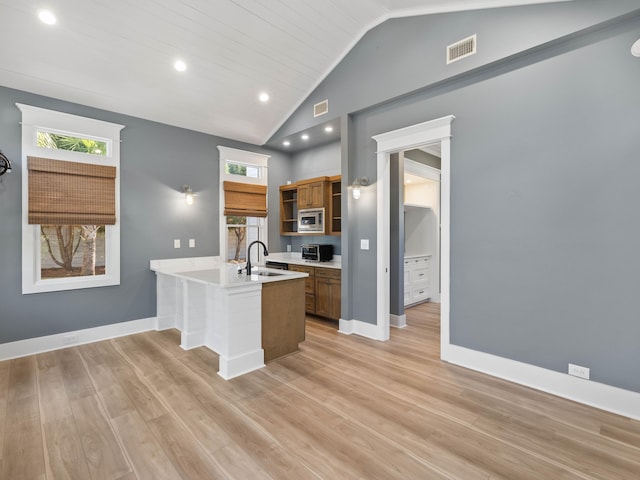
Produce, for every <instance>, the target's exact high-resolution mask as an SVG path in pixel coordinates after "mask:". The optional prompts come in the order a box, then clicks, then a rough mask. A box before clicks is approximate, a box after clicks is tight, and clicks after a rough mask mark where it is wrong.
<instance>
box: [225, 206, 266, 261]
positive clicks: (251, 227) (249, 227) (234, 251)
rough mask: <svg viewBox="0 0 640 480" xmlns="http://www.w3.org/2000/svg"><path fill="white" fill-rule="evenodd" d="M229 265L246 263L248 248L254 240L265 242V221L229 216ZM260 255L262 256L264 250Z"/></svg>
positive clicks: (227, 222) (255, 218)
mask: <svg viewBox="0 0 640 480" xmlns="http://www.w3.org/2000/svg"><path fill="white" fill-rule="evenodd" d="M225 218H226V224H227V228H226V230H227V257H226V259H225V260H226V262H227V263H245V262H246V261H247V246H248V245H249V244H250V243H251V242H253V241H254V240H262V241H263V242H265V243H266V241H265V240H264V238H265V236H266V235H265V231H266V230H265V228H264V219H263V218H257V217H240V216H227V217H225ZM258 250H259V255H262V250H261V249H258Z"/></svg>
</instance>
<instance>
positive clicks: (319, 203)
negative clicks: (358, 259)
mask: <svg viewBox="0 0 640 480" xmlns="http://www.w3.org/2000/svg"><path fill="white" fill-rule="evenodd" d="M341 199H342V194H341V177H340V175H336V176H334V177H317V178H310V179H308V180H301V181H299V182H296V183H292V184H290V185H282V186H281V187H280V235H287V236H294V235H323V234H326V235H340V234H341V231H342V228H341V224H342V215H341V209H342V204H341V202H342V200H341ZM302 208H324V209H325V211H324V216H325V226H324V232H322V233H318V232H313V233H298V211H299V210H300V209H302Z"/></svg>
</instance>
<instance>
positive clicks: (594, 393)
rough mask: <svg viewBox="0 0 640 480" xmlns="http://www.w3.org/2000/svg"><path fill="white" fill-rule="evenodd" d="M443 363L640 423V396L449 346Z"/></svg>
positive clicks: (494, 356) (532, 366)
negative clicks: (501, 379) (639, 421)
mask: <svg viewBox="0 0 640 480" xmlns="http://www.w3.org/2000/svg"><path fill="white" fill-rule="evenodd" d="M442 360H444V361H446V362H449V363H453V364H455V365H460V366H462V367H466V368H470V369H472V370H476V371H479V372H483V373H486V374H489V375H493V376H494V377H498V378H503V379H505V380H509V381H510V382H514V383H518V384H520V385H525V386H527V387H531V388H535V389H536V390H541V391H543V392H547V393H551V394H553V395H557V396H559V397H563V398H567V399H569V400H573V401H576V402H579V403H583V404H585V405H589V406H592V407H595V408H599V409H601V410H606V411H608V412H612V413H616V414H618V415H624V416H625V417H629V418H633V419H635V420H640V393H637V392H632V391H630V390H623V389H621V388H617V387H612V386H610V385H605V384H603V383H598V382H593V381H590V380H584V379H582V378H577V377H573V376H571V375H569V374H565V373H560V372H555V371H553V370H548V369H546V368H542V367H537V366H534V365H529V364H527V363H522V362H518V361H515V360H509V359H507V358H502V357H498V356H496V355H491V354H488V353H483V352H478V351H476V350H470V349H468V348H464V347H459V346H457V345H448V346H447V347H446V349H445V350H443V353H442Z"/></svg>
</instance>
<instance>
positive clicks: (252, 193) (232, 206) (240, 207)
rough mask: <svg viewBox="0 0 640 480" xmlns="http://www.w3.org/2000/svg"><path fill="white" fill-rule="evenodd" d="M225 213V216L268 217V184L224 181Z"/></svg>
mask: <svg viewBox="0 0 640 480" xmlns="http://www.w3.org/2000/svg"><path fill="white" fill-rule="evenodd" d="M224 214H225V216H230V215H237V216H242V217H266V216H267V187H266V185H253V184H249V183H237V182H224Z"/></svg>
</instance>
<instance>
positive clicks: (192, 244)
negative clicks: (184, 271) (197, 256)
mask: <svg viewBox="0 0 640 480" xmlns="http://www.w3.org/2000/svg"><path fill="white" fill-rule="evenodd" d="M195 246H196V239H195V238H190V239H189V248H195Z"/></svg>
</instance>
